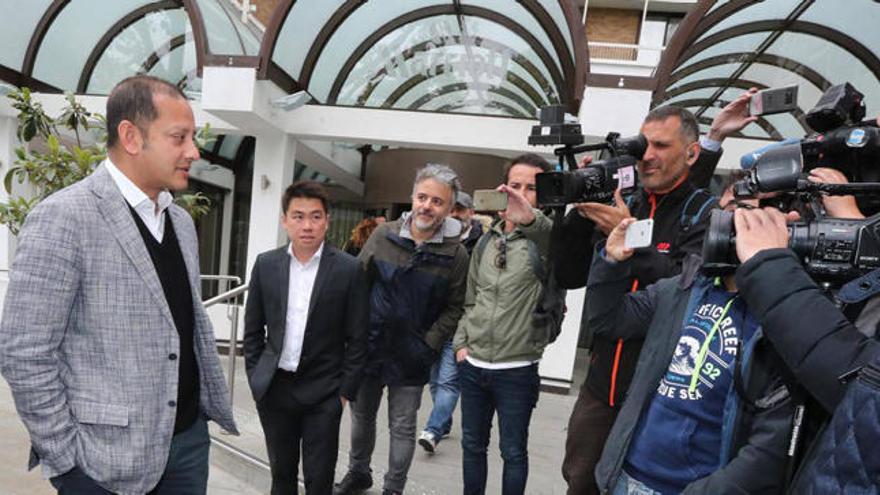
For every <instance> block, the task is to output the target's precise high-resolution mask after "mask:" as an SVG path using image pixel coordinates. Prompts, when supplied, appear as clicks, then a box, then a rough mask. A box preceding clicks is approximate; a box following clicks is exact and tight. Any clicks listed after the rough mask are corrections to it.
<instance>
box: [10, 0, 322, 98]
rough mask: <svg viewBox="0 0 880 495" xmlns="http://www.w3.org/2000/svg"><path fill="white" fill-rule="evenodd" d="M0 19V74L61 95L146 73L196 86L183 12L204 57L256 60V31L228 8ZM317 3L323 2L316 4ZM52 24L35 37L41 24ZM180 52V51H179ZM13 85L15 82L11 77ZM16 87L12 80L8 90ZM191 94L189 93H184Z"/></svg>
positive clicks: (71, 4)
mask: <svg viewBox="0 0 880 495" xmlns="http://www.w3.org/2000/svg"><path fill="white" fill-rule="evenodd" d="M20 3H21V4H22V8H16V9H11V8H8V9H6V11H5V12H4V14H3V15H2V16H0V46H2V47H3V49H2V50H0V66H3V67H5V68H7V69H11V71H12V72H13V73H14V74H17V75H19V76H20V79H24V80H27V78H33V79H35V80H36V83H39V82H42V83H45V84H48V85H49V86H54V87H55V88H59V89H61V90H73V91H78V92H88V93H93V94H100V93H106V92H107V91H109V90H110V88H112V86H113V85H114V84H115V83H116V82H118V81H119V80H121V79H122V78H124V77H127V76H130V75H133V74H136V73H138V72H149V73H151V74H156V75H159V76H160V77H163V78H165V79H167V80H169V81H172V82H175V83H177V82H180V81H181V80H184V79H187V80H189V81H190V83H191V84H192V83H195V81H196V76H195V75H194V71H197V69H198V67H197V60H199V58H198V57H197V56H196V52H195V47H194V46H189V45H194V44H195V39H194V35H193V29H192V26H191V19H192V18H198V17H194V16H193V13H192V12H187V10H186V8H185V6H189V5H190V4H194V5H197V6H198V10H199V12H201V18H202V20H203V22H204V26H200V29H199V31H198V32H199V33H201V32H204V33H205V36H206V38H207V39H206V40H205V44H206V45H207V46H206V50H208V52H207V53H206V54H205V55H207V54H214V55H252V56H254V55H258V54H259V51H260V43H261V40H262V31H261V30H260V29H259V28H257V27H256V26H255V25H254V24H252V23H244V22H243V21H242V20H241V12H240V11H239V10H238V7H237V6H236V5H235V4H234V2H233V1H232V0H180V1H178V2H167V1H157V0H113V1H112V2H110V1H108V2H100V8H96V5H97V4H98V3H99V2H97V0H67V1H63V2H58V1H57V0H56V1H53V0H28V1H27V2H20ZM322 3H323V2H322ZM50 11H54V12H55V14H56V15H54V17H46V18H47V19H50V20H51V21H50V22H49V23H47V24H46V25H45V26H44V29H45V31H44V32H42V33H37V28H38V24H39V22H40V20H41V19H42V18H44V17H45V16H46V15H47V14H48V13H49V12H50ZM38 34H42V41H41V42H40V43H39V44H38V45H35V46H36V47H37V49H36V51H35V55H34V59H33V65H32V67H31V70H28V67H26V66H25V63H26V61H25V60H24V58H25V56H26V51H27V48H28V45H29V43H30V42H31V40H32V39H37V40H38V39H40V38H39V37H38ZM182 46H186V48H183V49H180V47H182ZM13 77H14V76H13ZM20 79H13V80H12V81H10V82H15V81H18V80H20ZM190 89H192V88H190Z"/></svg>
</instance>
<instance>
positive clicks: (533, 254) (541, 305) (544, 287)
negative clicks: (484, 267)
mask: <svg viewBox="0 0 880 495" xmlns="http://www.w3.org/2000/svg"><path fill="white" fill-rule="evenodd" d="M491 238H492V235H491V233H490V232H486V233H485V234H483V235H482V236H481V237H480V240H479V241H477V245H476V246H475V247H474V252H473V256H475V257H476V258H477V261H476V263H477V265H476V266H480V262H481V261H482V258H483V252H484V251H485V250H486V244H488V243H489V241H490V240H491ZM526 242H528V246H529V264H530V265H532V271H534V272H535V277H537V278H538V280H540V281H541V294H540V295H539V296H538V303H537V304H536V305H535V309H534V311H532V326H533V327H534V328H543V329H544V331H545V332H546V335H547V343H548V344H550V343H553V342H554V341H555V340H556V337H558V336H559V333H560V332H561V331H562V320H563V319H564V318H565V311H566V309H567V308H566V306H565V294H566V291H565V289H562V288H560V287H559V284H558V283H557V282H556V277H555V276H554V275H553V265H552V264H551V263H550V262H549V260H547V259H546V257H542V256H541V253H540V252H539V251H538V245H537V244H535V242H534V241H531V240H529V239H526ZM547 265H549V266H550V269H549V270H548V269H547V268H546V266H547Z"/></svg>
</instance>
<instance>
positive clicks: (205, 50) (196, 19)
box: [177, 0, 211, 75]
mask: <svg viewBox="0 0 880 495" xmlns="http://www.w3.org/2000/svg"><path fill="white" fill-rule="evenodd" d="M177 1H178V2H181V3H182V4H183V8H184V10H186V14H187V16H189V24H190V28H191V29H192V34H193V42H194V43H195V44H196V71H197V74H198V75H202V68H204V66H205V62H206V61H207V59H208V58H209V56H210V55H211V52H210V47H209V46H208V33H207V30H206V29H205V19H204V17H202V9H200V8H199V4H198V2H197V1H196V0H177Z"/></svg>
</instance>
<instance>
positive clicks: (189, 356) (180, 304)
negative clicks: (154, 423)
mask: <svg viewBox="0 0 880 495" xmlns="http://www.w3.org/2000/svg"><path fill="white" fill-rule="evenodd" d="M129 210H130V211H131V215H132V216H133V217H134V221H135V223H136V224H137V227H138V230H139V231H140V233H141V237H142V238H143V239H144V244H145V245H146V247H147V251H148V252H149V253H150V259H152V260H153V266H154V267H155V268H156V274H157V275H159V281H160V282H161V283H162V291H163V292H164V293H165V300H166V301H167V302H168V307H169V308H170V309H171V317H172V318H173V319H174V326H175V327H176V328H177V334H178V336H179V337H180V350H179V353H171V354H169V355H168V359H169V360H171V361H176V360H179V365H178V369H177V400H176V401H169V403H168V405H169V406H176V407H177V415H176V417H175V419H174V433H175V434H176V433H179V432H181V431H183V430H186V429H187V428H189V427H190V426H192V425H193V423H195V421H196V419H197V418H198V415H199V365H198V362H197V361H196V355H195V350H194V347H193V332H194V327H195V315H194V313H193V299H192V289H191V288H190V285H189V276H188V274H187V271H186V263H185V262H184V260H183V253H182V252H181V251H180V243H179V242H178V241H177V234H176V233H175V232H174V224H173V223H172V222H171V218H169V216H168V212H167V210H166V211H165V212H164V213H163V215H165V235H164V236H163V237H162V242H161V243H160V242H159V241H157V240H156V238H155V237H153V234H152V233H151V232H150V229H148V228H147V226H146V225H145V224H144V222H143V220H141V217H140V216H139V215H138V214H137V212H136V211H135V210H134V209H133V208H131V207H130V206H129Z"/></svg>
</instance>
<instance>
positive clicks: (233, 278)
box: [199, 275, 241, 285]
mask: <svg viewBox="0 0 880 495" xmlns="http://www.w3.org/2000/svg"><path fill="white" fill-rule="evenodd" d="M199 278H200V279H202V280H230V281H232V282H235V283H236V284H239V285H241V277H239V276H238V275H199Z"/></svg>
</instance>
